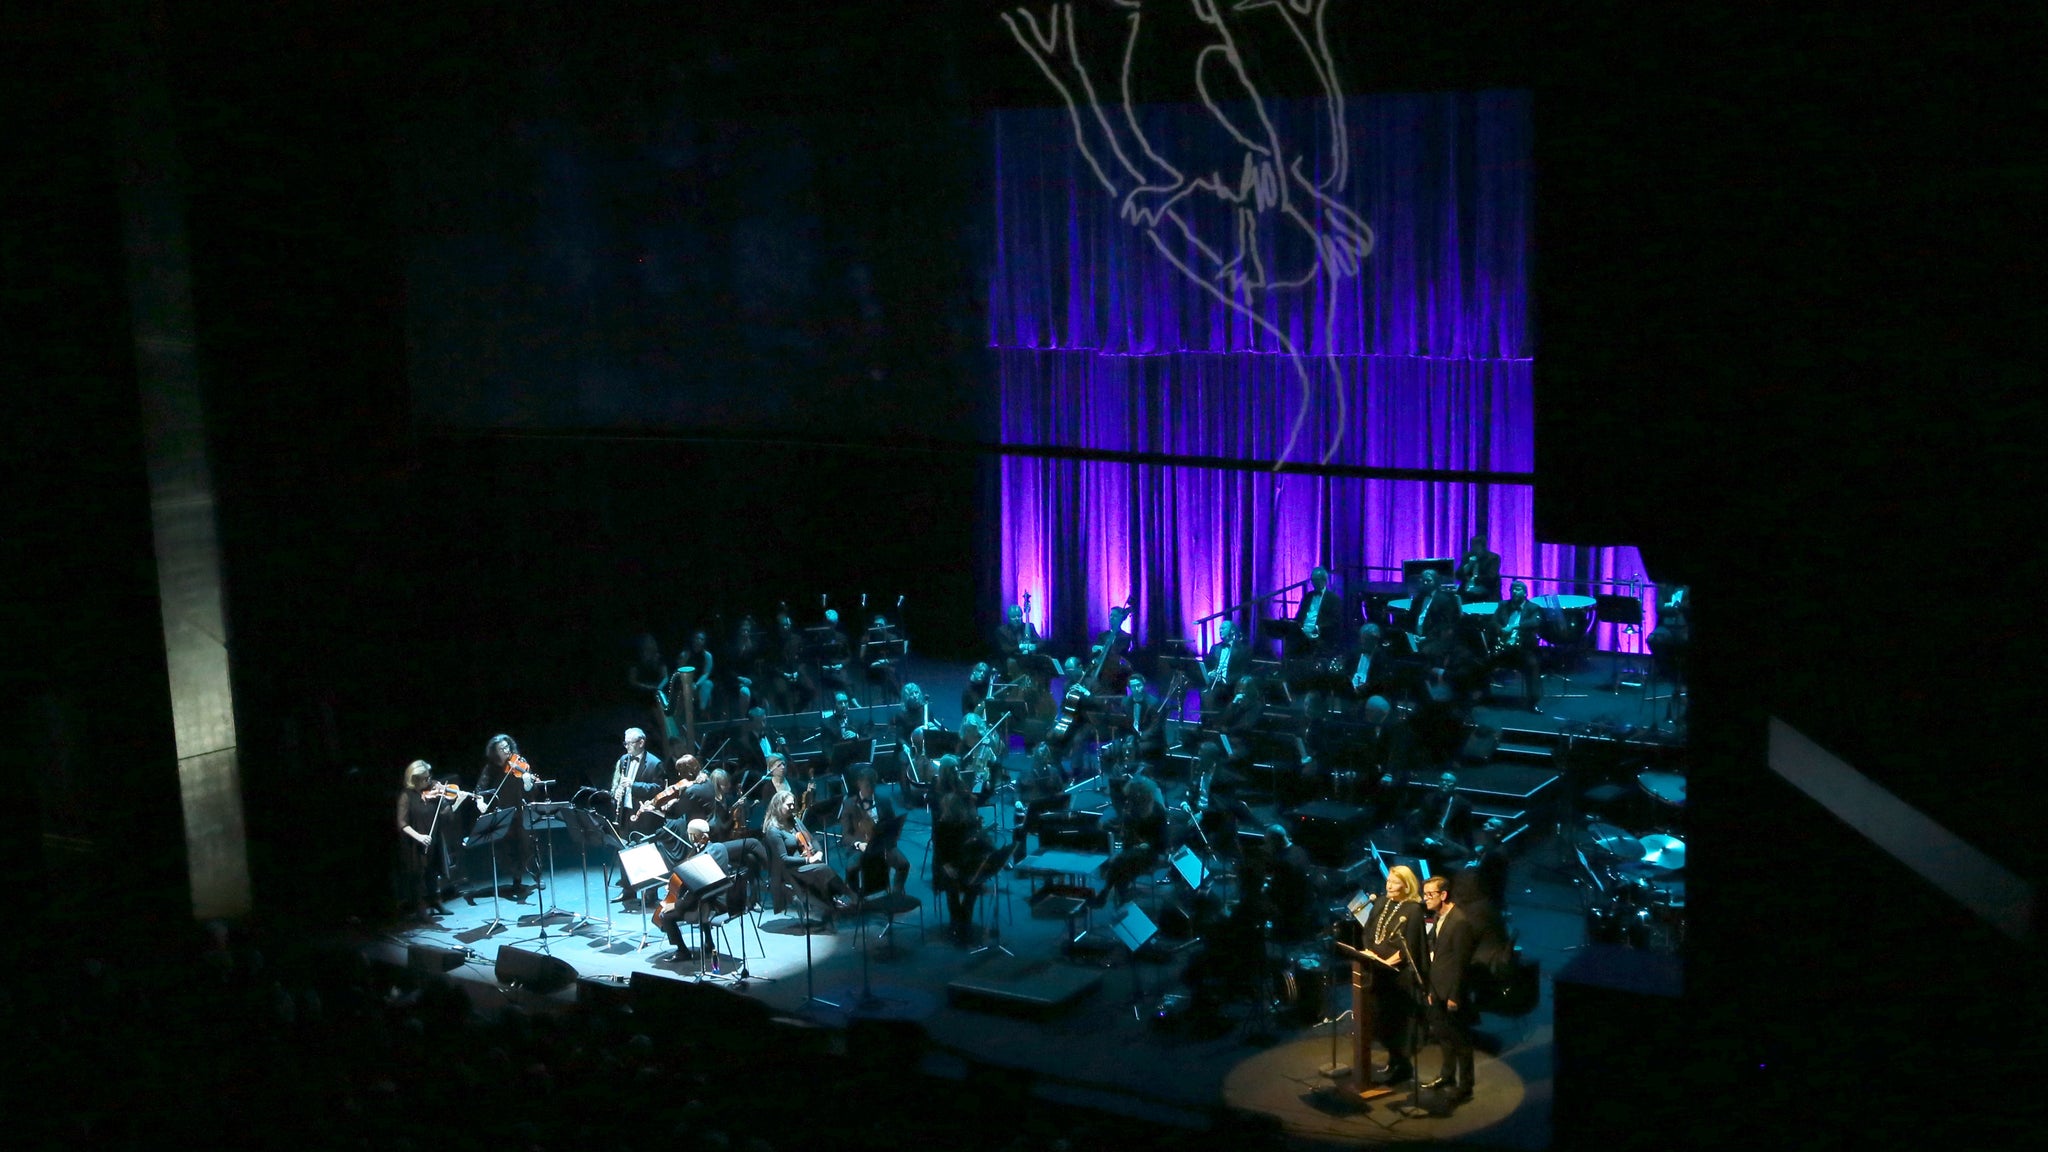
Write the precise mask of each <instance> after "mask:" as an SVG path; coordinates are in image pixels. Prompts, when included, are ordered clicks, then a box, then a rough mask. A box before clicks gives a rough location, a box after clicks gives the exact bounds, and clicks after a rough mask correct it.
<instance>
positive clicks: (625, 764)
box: [611, 728, 668, 820]
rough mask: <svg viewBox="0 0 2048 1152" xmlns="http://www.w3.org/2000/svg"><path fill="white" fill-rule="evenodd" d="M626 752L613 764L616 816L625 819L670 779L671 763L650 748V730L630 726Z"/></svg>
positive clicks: (613, 801) (613, 797)
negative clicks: (663, 759) (648, 745)
mask: <svg viewBox="0 0 2048 1152" xmlns="http://www.w3.org/2000/svg"><path fill="white" fill-rule="evenodd" d="M625 749H626V754H625V755H623V756H621V757H619V759H618V761H617V762H616V763H614V764H613V765H612V785H611V796H612V813H611V814H612V818H613V819H615V820H624V819H626V818H627V817H628V816H630V815H631V814H632V812H633V810H634V809H635V808H638V807H639V806H640V805H641V804H642V803H644V802H646V801H647V800H648V799H650V798H652V797H653V795H654V794H655V793H657V792H659V791H661V789H662V786H663V785H665V784H667V783H668V769H667V766H666V765H664V764H663V763H662V762H661V758H660V757H658V756H656V755H654V754H653V753H652V752H649V751H648V750H647V733H645V732H643V731H641V730H640V729H638V728H628V729H626V737H625Z"/></svg>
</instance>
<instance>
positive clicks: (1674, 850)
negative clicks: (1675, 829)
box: [1640, 832, 1685, 872]
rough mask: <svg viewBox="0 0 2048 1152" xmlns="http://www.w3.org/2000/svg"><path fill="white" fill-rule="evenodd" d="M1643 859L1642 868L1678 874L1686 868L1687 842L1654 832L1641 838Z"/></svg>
mask: <svg viewBox="0 0 2048 1152" xmlns="http://www.w3.org/2000/svg"><path fill="white" fill-rule="evenodd" d="M1640 843H1641V844H1642V846H1643V858H1642V863H1641V865H1640V867H1644V868H1653V869H1657V870H1659V871H1663V872H1676V871H1679V870H1680V869H1682V868H1684V867H1685V841H1683V840H1680V839H1679V838H1678V837H1676V836H1670V835H1667V834H1665V833H1662V832H1653V833H1651V834H1650V835H1648V836H1644V837H1642V838H1641V840H1640Z"/></svg>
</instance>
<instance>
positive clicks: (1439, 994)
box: [1429, 904, 1479, 1009]
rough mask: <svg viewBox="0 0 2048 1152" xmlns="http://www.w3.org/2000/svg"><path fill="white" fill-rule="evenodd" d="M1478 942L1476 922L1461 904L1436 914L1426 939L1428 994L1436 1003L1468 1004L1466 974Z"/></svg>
mask: <svg viewBox="0 0 2048 1152" xmlns="http://www.w3.org/2000/svg"><path fill="white" fill-rule="evenodd" d="M1478 946H1479V922H1478V921H1477V920H1475V919H1473V917H1472V915H1471V914H1470V913H1469V912H1467V911H1465V908H1464V906H1463V905H1460V904H1452V905H1451V910H1450V911H1449V912H1447V913H1445V914H1444V915H1441V916H1439V917H1437V922H1436V931H1435V932H1434V933H1432V934H1431V936H1430V941H1429V994H1430V995H1431V996H1433V997H1435V998H1436V1002H1437V1003H1438V1004H1448V1003H1449V1002H1450V1001H1453V1000H1456V1001H1457V1002H1458V1007H1459V1008H1460V1009H1463V1008H1466V1007H1468V1006H1469V1002H1470V1000H1471V996H1470V994H1469V990H1468V988H1467V976H1468V975H1469V969H1470V968H1471V966H1472V953H1473V950H1474V949H1476V948H1478Z"/></svg>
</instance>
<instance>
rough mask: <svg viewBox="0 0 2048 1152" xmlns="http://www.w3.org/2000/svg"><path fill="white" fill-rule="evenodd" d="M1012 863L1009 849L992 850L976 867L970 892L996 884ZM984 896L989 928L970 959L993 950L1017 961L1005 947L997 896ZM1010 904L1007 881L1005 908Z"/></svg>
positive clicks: (970, 883)
mask: <svg viewBox="0 0 2048 1152" xmlns="http://www.w3.org/2000/svg"><path fill="white" fill-rule="evenodd" d="M1011 862H1012V860H1011V856H1010V853H1009V851H1008V850H1007V849H1003V850H998V849H994V848H991V849H990V850H989V852H988V855H986V856H983V857H982V858H981V863H980V864H978V865H976V866H975V869H974V875H973V876H970V877H969V878H968V890H969V891H972V890H974V889H975V888H983V887H986V886H988V885H992V884H993V883H994V882H995V878H996V875H997V873H1000V872H1002V871H1003V870H1004V869H1006V868H1008V867H1009V866H1010V864H1011ZM982 895H983V899H982V901H981V903H982V907H983V908H984V909H985V910H986V911H987V913H988V927H987V928H986V929H984V930H983V932H982V937H981V939H982V943H981V946H980V947H978V948H976V949H974V950H973V951H971V952H969V953H968V954H967V956H968V958H969V959H973V958H974V957H976V956H979V955H981V954H982V953H983V952H988V951H991V950H993V951H996V952H1001V953H1002V954H1003V955H1005V956H1008V957H1009V958H1010V959H1012V960H1015V959H1016V958H1017V954H1016V953H1015V952H1012V951H1010V950H1009V949H1008V948H1005V947H1003V916H1002V910H1001V909H999V908H997V907H996V898H995V894H994V893H992V892H984V893H983V894H982ZM1009 903H1010V885H1009V882H1008V881H1007V880H1006V881H1004V882H1003V907H1004V908H1007V907H1009Z"/></svg>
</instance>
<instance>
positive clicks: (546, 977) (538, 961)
mask: <svg viewBox="0 0 2048 1152" xmlns="http://www.w3.org/2000/svg"><path fill="white" fill-rule="evenodd" d="M575 982H576V970H575V969H574V968H571V967H569V965H568V962H567V961H563V960H557V959H555V958H554V957H553V956H548V955H544V954H542V953H539V952H528V951H526V950H525V949H524V948H514V947H513V946H512V945H510V944H507V945H505V946H504V947H502V948H500V949H498V983H500V984H518V985H520V986H521V987H524V988H526V989H527V990H528V991H531V992H538V993H540V994H541V995H543V996H546V995H548V994H550V993H553V992H560V991H561V990H562V989H564V988H567V987H568V986H569V985H571V984H573V983H575Z"/></svg>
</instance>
